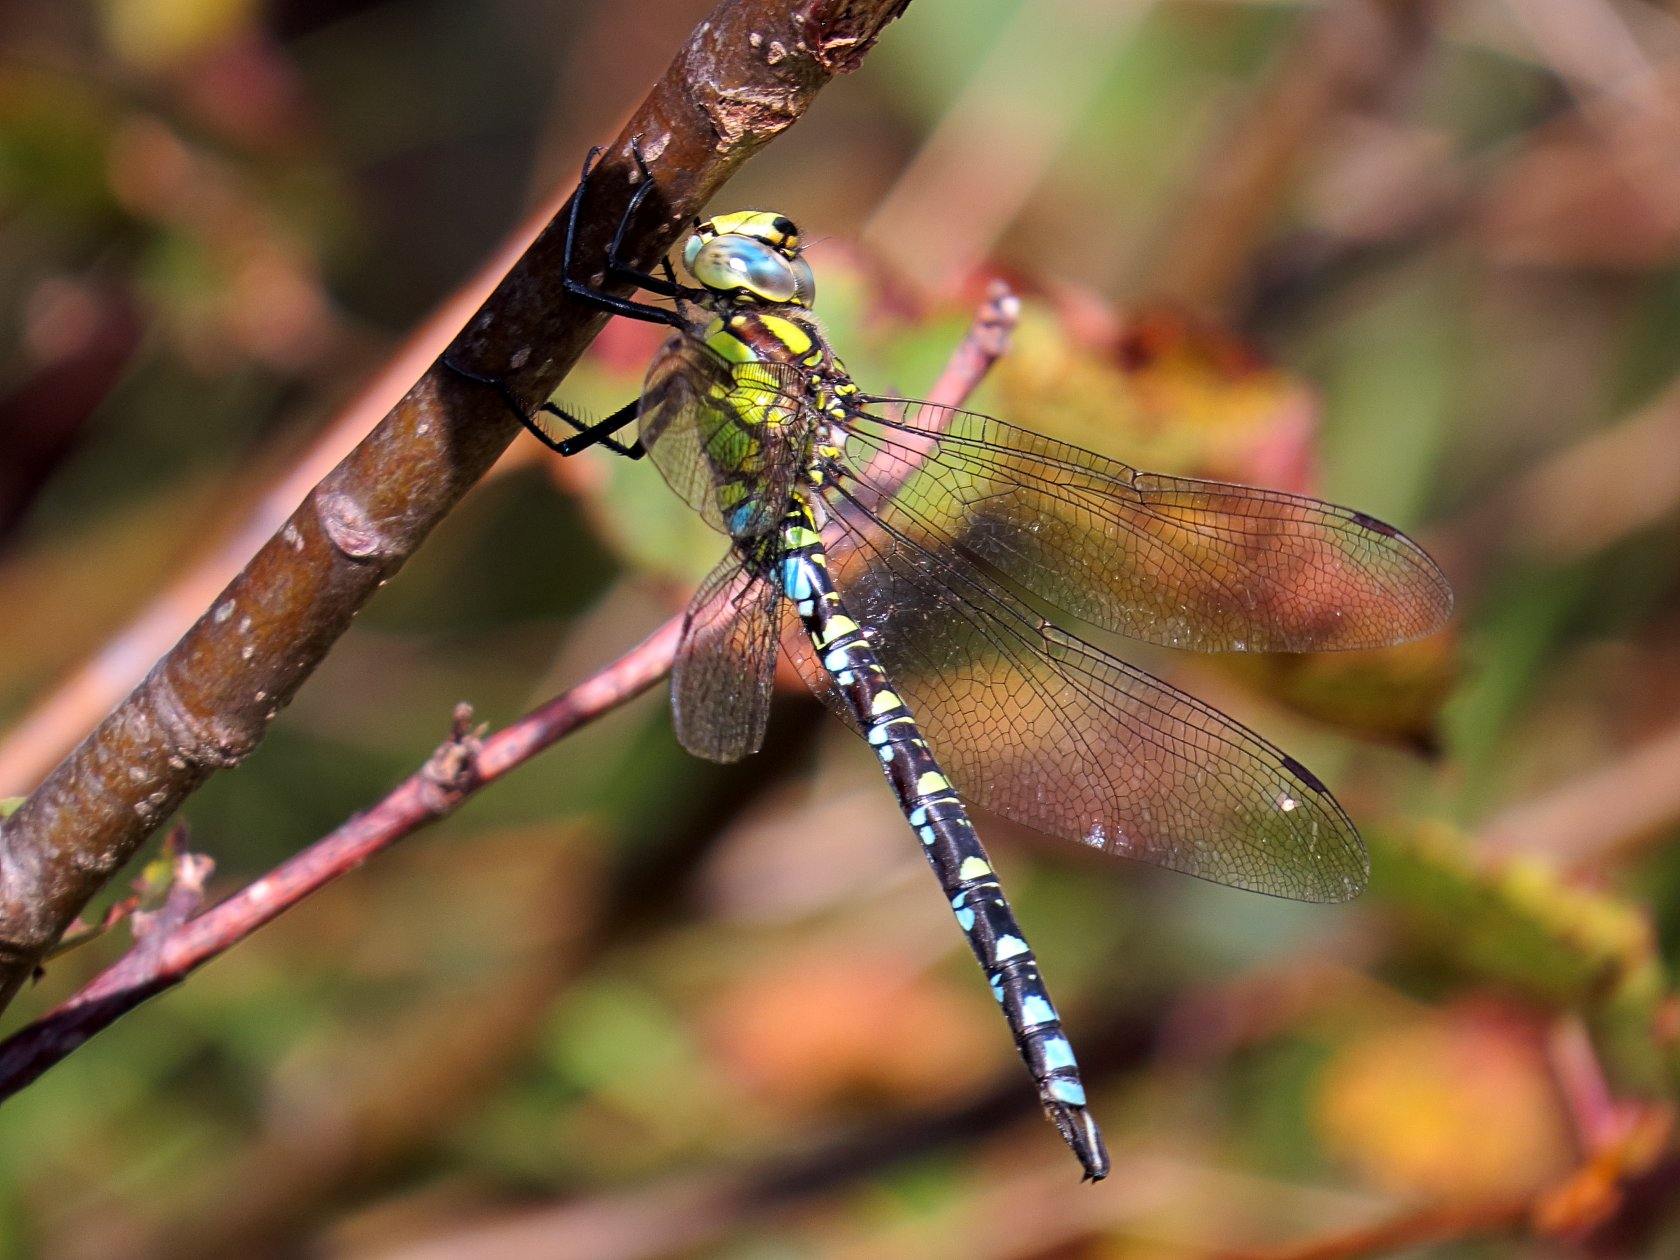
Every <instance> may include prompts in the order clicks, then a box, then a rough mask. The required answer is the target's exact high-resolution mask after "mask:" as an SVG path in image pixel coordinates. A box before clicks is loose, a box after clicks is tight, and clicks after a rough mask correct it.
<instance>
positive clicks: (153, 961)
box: [0, 287, 1017, 1099]
mask: <svg viewBox="0 0 1680 1260" xmlns="http://www.w3.org/2000/svg"><path fill="white" fill-rule="evenodd" d="M1016 316H1017V308H1016V303H1015V301H1014V298H1013V297H1012V296H1011V295H1010V294H1009V293H1008V292H1007V290H1004V289H1002V288H1001V287H996V288H994V290H993V291H992V293H991V294H990V295H989V297H988V299H987V301H986V303H985V304H984V305H983V306H982V307H981V308H980V310H979V311H978V312H977V314H976V315H975V319H974V323H973V324H972V325H971V326H970V328H969V331H968V334H967V336H965V337H964V338H963V341H962V342H961V344H959V345H958V347H957V349H956V350H955V351H954V352H953V353H952V356H951V358H950V360H949V362H948V363H947V366H946V369H945V372H944V373H943V374H942V375H941V376H940V378H939V381H938V382H937V384H936V385H935V387H934V391H933V392H934V394H935V397H934V398H933V399H932V401H935V402H938V403H940V404H942V405H944V406H951V407H954V406H957V405H959V404H960V403H962V401H963V400H964V399H966V398H967V397H968V395H969V394H970V393H972V392H973V390H974V388H975V387H976V386H977V385H978V384H979V383H980V380H981V378H982V377H984V376H985V374H986V372H987V371H988V370H990V368H991V366H992V364H993V363H995V362H996V361H997V358H998V356H999V355H1001V354H1002V353H1003V351H1004V348H1005V346H1006V345H1007V343H1008V339H1009V334H1010V331H1011V330H1012V329H1013V327H1014V324H1015V319H1016ZM682 627H683V618H682V616H680V615H679V616H676V617H673V618H671V619H670V620H669V621H667V622H665V624H664V625H662V626H660V627H659V629H657V630H655V631H654V632H653V634H652V635H650V636H649V637H648V638H647V639H645V640H643V641H642V642H641V643H640V644H638V645H637V646H636V647H633V648H631V649H630V651H628V652H626V653H625V654H624V655H623V656H621V657H619V658H618V660H616V661H614V662H613V663H612V664H611V665H608V666H607V667H606V668H605V669H603V670H601V671H600V672H599V673H597V674H595V675H594V676H593V677H591V678H589V679H587V680H585V681H584V682H581V683H579V684H578V685H577V686H575V687H573V688H572V689H571V690H570V691H567V692H564V693H563V694H561V695H559V696H557V697H556V698H554V699H553V700H550V701H549V702H548V703H547V704H544V705H542V706H541V707H539V708H537V709H534V710H532V711H531V712H530V713H528V714H526V715H525V716H524V717H522V718H520V719H519V720H518V721H516V722H514V723H513V724H512V725H510V726H507V727H504V728H503V729H502V730H500V731H498V732H496V734H494V735H491V736H489V737H488V738H483V739H481V738H479V737H478V736H477V735H476V734H475V733H474V732H473V730H472V721H471V719H472V713H471V710H470V709H468V708H467V707H466V706H464V705H463V706H462V707H461V708H460V709H457V710H456V714H455V727H454V731H453V732H452V734H451V735H450V738H449V739H448V740H446V741H445V742H444V743H443V744H442V745H440V746H439V748H438V750H437V751H436V752H435V753H433V754H432V756H431V758H430V759H429V760H428V761H427V762H426V764H425V765H424V766H422V767H421V768H420V769H419V770H418V771H416V772H415V773H414V774H412V775H410V776H409V777H408V778H407V779H405V780H404V781H403V782H402V783H401V784H399V785H398V786H397V787H396V788H395V789H394V790H392V791H391V792H390V793H389V794H387V795H386V796H385V797H384V799H382V800H381V801H379V803H378V804H376V805H374V806H373V807H372V808H371V809H369V810H367V811H366V812H365V813H361V814H357V815H356V816H355V817H354V818H352V819H350V820H349V821H347V822H345V823H343V824H342V825H341V826H339V827H338V828H337V829H336V830H334V831H332V832H329V833H328V834H327V835H325V836H323V837H322V838H321V839H319V840H317V841H316V842H315V843H314V844H312V845H310V846H309V847H308V848H307V849H304V850H303V851H302V852H301V853H298V854H297V855H296V856H295V857H292V858H290V859H288V860H287V861H285V862H283V863H281V864H280V865H279V866H277V867H275V869H274V870H272V871H270V872H269V873H268V874H267V875H265V876H263V877H262V878H261V879H259V880H257V881H256V882H255V883H253V884H250V885H248V886H247V887H245V888H243V889H241V890H240V891H239V892H237V893H235V894H234V895H233V896H231V897H229V898H228V899H227V900H226V901H223V902H222V903H221V904H219V905H217V906H215V907H214V908H213V909H210V910H207V911H206V912H205V913H203V914H201V915H199V916H198V917H197V918H187V917H186V916H187V913H189V912H190V910H191V908H193V907H194V906H196V904H197V903H196V897H197V895H198V893H199V891H200V890H201V889H202V885H203V876H204V874H205V873H206V869H205V867H204V866H203V865H192V866H190V867H188V866H185V865H183V866H182V867H180V868H179V869H180V878H178V880H177V883H178V885H179V886H181V887H183V888H187V889H188V890H190V891H191V892H192V895H193V897H194V898H195V900H194V901H193V902H192V903H191V904H190V905H188V904H187V903H184V902H177V901H176V900H175V899H174V897H173V894H172V895H171V901H170V903H169V904H170V906H171V907H182V908H180V909H177V910H175V911H174V912H172V914H171V915H170V917H168V918H167V919H161V918H160V919H158V920H156V921H155V922H154V923H153V924H152V930H151V931H149V932H147V933H146V935H145V936H144V937H142V938H141V939H139V940H138V941H137V943H136V944H135V946H134V947H133V948H132V949H130V950H129V951H128V952H127V953H126V954H124V955H123V956H122V957H121V958H119V959H118V960H117V961H116V962H115V963H113V964H112V965H111V966H110V967H109V968H107V969H106V970H105V971H103V972H101V973H100V974H99V975H98V976H97V977H95V978H94V980H93V981H91V982H90V983H89V984H87V985H86V986H85V987H83V988H82V989H81V990H79V991H78V992H77V993H75V994H74V995H73V996H72V997H70V998H69V999H68V1000H67V1001H65V1002H64V1003H63V1004H61V1005H60V1006H58V1007H55V1008H54V1009H53V1010H52V1011H50V1012H49V1013H48V1014H46V1015H45V1016H43V1017H42V1018H41V1019H38V1020H36V1021H35V1022H34V1023H32V1024H29V1025H27V1026H26V1027H24V1028H21V1029H19V1030H18V1031H17V1032H16V1033H14V1034H12V1036H10V1037H8V1038H7V1039H6V1040H5V1041H3V1042H0V1099H4V1098H8V1097H10V1096H11V1095H13V1094H15V1093H17V1092H18V1091H19V1090H21V1089H23V1088H24V1087H25V1086H27V1085H28V1084H30V1082H32V1081H34V1080H35V1079H36V1078H37V1077H38V1076H40V1075H41V1073H42V1072H44V1071H46V1070H47V1069H48V1068H49V1067H51V1066H52V1065H53V1064H55V1063H57V1062H59V1061H60V1060H61V1059H63V1058H65V1057H66V1056H67V1055H69V1054H70V1053H71V1052H72V1051H74V1050H76V1049H77V1048H78V1047H79V1046H81V1045H82V1043H83V1042H85V1041H86V1040H87V1039H88V1038H89V1037H91V1036H93V1034H95V1033H97V1032H98V1031H100V1030H101V1029H103V1028H105V1027H107V1026H108V1025H110V1024H111V1023H113V1022H115V1021H116V1020H117V1019H118V1018H120V1017H121V1016H123V1015H125V1014H127V1013H128V1012H129V1011H131V1010H133V1009H134V1008H135V1007H137V1006H139V1005H140V1004H141V1003H142V1002H144V1001H146V1000H147V999H148V998H150V997H152V996H154V995H156V994H158V993H162V992H164V991H165V990H167V989H171V988H173V987H175V986H176V985H178V984H180V983H181V982H182V981H183V980H185V979H186V978H187V977H188V976H189V975H191V974H192V973H193V972H194V971H196V970H197V969H198V968H199V967H202V966H203V965H204V964H205V963H206V962H208V961H209V960H210V959H212V958H214V957H216V956H217V955H218V954H221V953H223V952H225V951H226V950H228V949H230V948H231V947H232V946H234V945H235V944H237V943H238V942H240V941H242V940H244V939H245V938H246V937H247V936H249V935H250V934H251V933H252V932H254V931H256V930H257V929H258V928H260V927H262V926H263V925H264V924H265V923H269V922H272V921H273V920H274V919H276V918H278V917H279V916H280V915H281V914H282V913H283V912H285V911H286V910H287V909H289V908H290V907H292V906H295V905H296V904H297V903H298V902H300V901H302V900H303V899H304V898H305V897H307V896H309V895H310V894H311V893H314V892H316V891H318V890H319V889H321V888H323V887H325V886H326V885H327V884H329V883H331V882H332V881H333V880H335V879H337V878H338V877H339V876H341V875H344V874H346V873H348V872H349V871H352V870H354V869H355V868H356V867H358V866H360V865H361V864H362V863H363V862H366V861H367V860H368V859H369V858H371V857H373V856H374V855H375V854H377V853H379V852H380V851H381V850H383V849H387V848H389V847H390V846H391V845H393V844H395V843H396V842H397V841H399V840H401V839H403V838H404V837H405V836H408V835H411V834H413V833H414V832H415V831H418V830H419V829H420V828H421V827H424V826H425V825H426V824H428V823H430V822H433V821H435V820H436V819H439V818H442V817H444V816H445V815H447V814H450V813H453V812H454V811H455V810H456V809H457V808H459V807H460V805H461V803H462V802H463V801H465V800H466V799H467V798H468V797H469V796H471V795H473V794H474V793H475V792H477V791H479V790H480V789H481V788H483V787H486V786H487V785H489V784H491V783H494V782H496V781H497V780H498V779H501V778H502V777H504V776H505V775H507V774H508V773H509V772H510V771H512V770H515V769H517V768H518V767H519V766H522V765H524V764H525V763H526V762H527V761H529V760H530V759H531V758H532V757H535V756H536V755H537V754H538V753H540V752H542V751H543V750H544V749H545V748H548V747H549V746H551V745H552V744H555V743H557V742H558V741H559V740H561V739H563V738H564V737H565V736H567V735H569V734H571V733H572V732H573V731H575V730H577V729H578V728H579V727H580V726H583V725H585V724H587V723H589V722H592V721H594V720H595V719H596V718H598V717H600V716H601V715H602V714H604V713H608V712H610V711H611V710H613V709H616V708H618V707H619V706H620V705H622V704H624V703H626V702H627V701H629V700H632V699H634V698H635V697H637V696H639V695H641V694H642V693H643V692H644V691H646V690H648V688H650V687H652V686H653V685H654V684H655V683H656V682H658V681H659V680H660V679H661V678H663V677H664V676H665V674H666V673H668V672H669V671H670V668H671V662H672V660H673V659H674V657H675V655H676V650H677V644H678V641H679V640H680V639H681V637H682ZM180 861H181V862H182V863H200V864H201V863H202V862H203V859H199V858H194V857H193V856H192V855H186V856H184V857H182V858H181V859H180Z"/></svg>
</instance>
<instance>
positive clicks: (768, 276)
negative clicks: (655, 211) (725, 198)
mask: <svg viewBox="0 0 1680 1260" xmlns="http://www.w3.org/2000/svg"><path fill="white" fill-rule="evenodd" d="M683 266H684V268H686V269H687V271H688V273H689V275H691V276H693V277H694V279H695V280H696V281H697V282H698V283H700V284H701V285H702V286H704V287H705V288H706V289H708V290H710V291H711V292H712V293H716V294H719V295H721V296H727V297H730V298H732V299H733V300H735V301H737V302H747V303H752V302H763V303H768V304H771V305H788V306H807V307H808V306H810V305H811V304H812V303H813V302H814V301H816V297H817V284H816V280H815V278H814V277H813V276H812V274H811V264H810V263H808V262H806V261H805V260H804V259H803V258H801V257H800V255H799V229H798V228H796V227H794V225H793V221H792V220H791V219H787V218H785V217H783V216H782V215H779V214H775V213H773V212H771V211H768V210H742V211H738V212H736V213H735V214H720V215H718V216H717V217H715V218H711V219H706V220H704V221H703V222H701V223H700V224H699V225H697V226H696V227H695V229H694V232H693V234H692V235H690V236H689V238H688V241H687V243H686V244H685V245H684V246H683Z"/></svg>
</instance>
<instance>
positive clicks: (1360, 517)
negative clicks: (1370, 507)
mask: <svg viewBox="0 0 1680 1260" xmlns="http://www.w3.org/2000/svg"><path fill="white" fill-rule="evenodd" d="M1348 515H1349V516H1351V517H1352V518H1353V523H1354V524H1355V525H1363V526H1364V527H1365V528H1366V529H1368V530H1370V531H1371V532H1372V533H1375V534H1383V535H1386V536H1387V537H1389V538H1398V537H1400V531H1399V530H1397V529H1395V528H1394V526H1392V525H1390V524H1389V523H1388V522H1387V521H1379V520H1378V519H1377V518H1376V517H1374V516H1367V515H1365V513H1363V512H1355V511H1352V510H1351V509H1350V510H1349V512H1348Z"/></svg>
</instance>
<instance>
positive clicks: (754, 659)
mask: <svg viewBox="0 0 1680 1260" xmlns="http://www.w3.org/2000/svg"><path fill="white" fill-rule="evenodd" d="M778 598H780V591H779V590H778V589H777V588H776V586H775V584H774V583H772V582H769V581H767V580H765V579H764V578H762V577H759V576H756V575H754V574H752V573H750V572H748V570H747V569H746V568H744V567H743V565H742V562H741V560H740V558H739V557H737V556H734V555H730V556H728V557H726V558H725V559H724V560H723V562H722V563H721V564H719V565H718V566H717V568H715V569H713V570H712V572H711V574H710V576H708V577H707V578H706V581H705V583H704V584H703V585H702V586H701V587H700V590H699V591H698V592H697V593H696V594H695V596H694V599H693V600H692V601H691V602H690V604H689V606H688V613H687V615H686V616H685V617H684V618H683V632H682V639H681V641H680V642H679V643H678V645H677V659H676V665H675V666H674V667H673V669H672V671H671V717H672V724H673V725H674V726H675V728H676V732H677V740H678V741H679V742H680V743H681V744H682V746H683V747H684V748H686V749H688V751H689V752H691V753H693V754H694V755H695V756H696V757H704V758H706V760H708V761H739V760H740V759H741V758H742V757H745V756H748V755H750V754H752V753H755V752H757V751H758V750H759V747H760V746H761V745H762V744H763V743H764V727H765V723H766V722H767V721H768V719H769V716H770V692H771V687H772V684H773V683H774V681H775V676H776V601H777V600H778Z"/></svg>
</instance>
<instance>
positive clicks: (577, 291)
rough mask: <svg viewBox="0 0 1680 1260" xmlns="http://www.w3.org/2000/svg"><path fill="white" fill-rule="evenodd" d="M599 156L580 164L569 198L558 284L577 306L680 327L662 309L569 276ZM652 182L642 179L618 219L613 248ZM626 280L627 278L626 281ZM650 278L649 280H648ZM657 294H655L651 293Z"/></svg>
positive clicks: (594, 153) (592, 152)
mask: <svg viewBox="0 0 1680 1260" xmlns="http://www.w3.org/2000/svg"><path fill="white" fill-rule="evenodd" d="M600 156H601V150H600V148H599V147H598V146H597V147H596V148H593V149H591V150H589V156H588V157H586V158H584V160H583V173H582V174H581V175H580V176H579V177H578V187H577V192H575V193H573V194H572V204H571V207H570V208H569V210H568V211H567V214H566V239H565V245H564V247H563V250H562V257H561V261H560V283H561V287H563V288H564V289H565V290H566V292H567V293H569V294H571V295H572V296H573V297H574V298H576V299H577V300H578V301H580V302H585V303H588V304H589V305H590V306H593V307H594V308H595V309H596V310H601V311H606V312H608V313H609V314H613V315H622V316H624V317H625V318H626V319H639V320H641V321H643V322H644V323H649V324H670V325H671V326H672V327H680V326H681V324H682V317H681V316H680V315H678V314H677V313H676V312H675V311H668V310H666V309H665V308H664V307H662V306H653V305H651V304H649V303H647V302H634V301H631V300H630V299H629V298H622V297H619V296H617V295H616V294H613V293H608V292H606V291H604V290H602V289H597V288H595V287H594V286H592V285H589V284H586V283H584V282H583V281H582V280H576V279H574V278H573V276H572V264H573V262H574V260H575V259H576V257H577V222H578V212H579V211H580V210H581V209H582V207H583V198H584V195H585V194H586V193H587V192H588V190H589V177H590V174H591V172H592V171H593V170H594V167H595V160H596V159H597V158H598V157H600ZM651 186H652V184H651V181H649V180H647V179H645V178H644V179H643V181H642V183H641V185H639V186H638V187H637V189H636V191H635V192H634V193H632V194H631V197H630V205H629V207H627V208H626V212H625V214H624V215H623V216H621V217H620V218H619V221H618V228H617V230H616V231H615V232H614V234H613V241H614V244H615V246H616V245H617V244H618V243H619V242H620V241H621V240H622V238H623V234H624V231H625V224H626V223H627V222H629V215H630V212H631V211H633V210H634V208H635V206H637V205H638V204H639V201H638V198H640V197H645V196H646V195H647V193H646V189H648V188H649V187H651ZM625 278H627V279H628V278H629V277H625ZM650 278H651V277H650ZM654 291H657V290H654Z"/></svg>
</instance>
